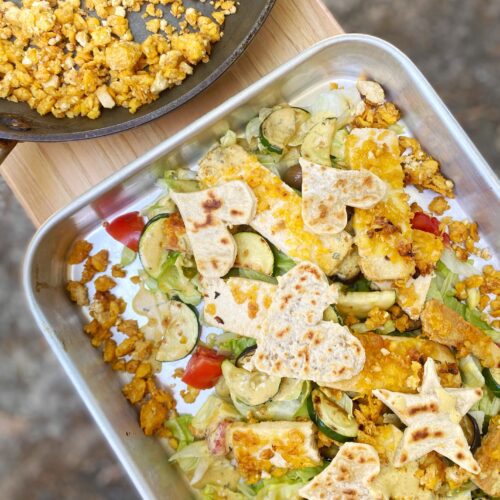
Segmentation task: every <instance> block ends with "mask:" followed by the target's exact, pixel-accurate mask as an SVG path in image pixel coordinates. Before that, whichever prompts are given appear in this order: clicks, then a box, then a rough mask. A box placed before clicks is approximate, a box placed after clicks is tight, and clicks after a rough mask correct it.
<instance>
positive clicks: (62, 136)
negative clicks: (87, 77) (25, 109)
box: [0, 0, 276, 142]
mask: <svg viewBox="0 0 500 500" xmlns="http://www.w3.org/2000/svg"><path fill="white" fill-rule="evenodd" d="M265 2H266V4H265V6H264V8H263V9H262V11H261V13H260V14H259V16H258V17H257V19H256V21H255V22H254V24H253V25H252V27H251V29H250V30H249V32H248V33H247V34H246V35H245V37H244V38H243V40H242V41H241V42H240V43H239V44H238V45H237V46H236V47H235V48H234V50H233V51H232V52H231V53H230V54H229V56H228V57H227V58H226V59H225V60H224V62H223V63H222V64H221V65H219V66H218V67H217V68H215V70H214V71H212V72H211V73H210V74H209V75H208V76H207V77H206V78H204V79H203V80H202V81H200V82H199V83H198V84H197V85H195V86H194V87H193V88H192V89H191V90H189V91H188V92H186V93H185V94H183V95H181V96H180V97H178V98H177V99H175V100H174V101H171V102H169V103H167V104H165V105H163V106H161V107H160V108H158V109H155V110H154V111H150V112H149V113H146V114H145V115H143V116H139V117H136V118H132V119H131V120H127V121H125V122H121V123H115V124H112V125H106V126H104V127H101V128H96V129H94V130H86V131H77V132H56V133H53V134H52V133H49V134H46V135H38V134H34V133H30V132H17V131H12V132H9V131H6V130H0V139H3V140H10V141H17V142H71V141H82V140H86V139H96V138H98V137H105V136H108V135H113V134H118V133H120V132H125V131H127V130H130V129H133V128H136V127H139V126H141V125H144V124H146V123H149V122H152V121H153V120H156V119H157V118H160V117H162V116H164V115H167V114H168V113H170V112H171V111H174V110H175V109H177V108H179V107H181V106H182V105H183V104H185V103H186V102H188V101H190V100H191V99H193V98H194V97H196V96H197V95H198V94H201V92H203V91H204V90H206V89H207V88H208V87H210V86H211V85H212V84H213V83H214V82H216V81H217V80H218V79H219V78H220V77H221V76H222V75H223V74H224V73H225V72H226V71H227V70H228V69H229V68H230V67H231V66H232V65H233V64H234V63H235V62H236V61H237V60H238V59H239V57H240V56H241V55H242V54H243V52H245V50H246V49H247V47H248V46H249V44H250V42H251V41H252V40H253V39H254V38H255V36H256V35H257V33H258V32H259V31H260V29H261V27H262V25H263V24H264V22H265V20H266V19H267V18H268V16H269V14H270V13H271V10H272V8H273V7H274V4H275V3H276V0H265ZM63 120H65V118H62V119H61V123H63ZM68 120H69V118H68Z"/></svg>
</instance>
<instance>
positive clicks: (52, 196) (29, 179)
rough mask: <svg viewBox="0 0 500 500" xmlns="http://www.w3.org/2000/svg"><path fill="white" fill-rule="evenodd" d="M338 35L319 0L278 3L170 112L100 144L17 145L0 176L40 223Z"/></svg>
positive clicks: (338, 27) (337, 30)
mask: <svg viewBox="0 0 500 500" xmlns="http://www.w3.org/2000/svg"><path fill="white" fill-rule="evenodd" d="M244 1H251V0H244ZM339 33H342V28H341V27H340V26H339V24H338V23H337V21H336V20H335V18H334V17H333V16H332V14H331V13H330V11H329V10H328V9H327V8H326V6H325V5H324V4H323V3H322V1H321V0H277V2H276V5H275V7H274V8H273V10H272V12H271V14H270V16H269V18H268V19H267V20H266V22H265V24H264V26H263V27H262V29H261V30H260V31H259V33H258V34H257V36H256V37H255V39H254V40H253V41H252V43H251V44H250V46H249V47H248V49H247V50H246V52H245V53H244V54H243V55H242V56H241V57H240V58H239V59H238V61H236V63H235V64H234V65H233V66H232V67H231V68H230V69H229V71H227V72H226V73H225V74H224V75H223V76H222V77H221V78H220V79H219V80H217V81H216V82H215V83H214V84H213V85H212V86H211V87H209V88H208V89H207V90H205V91H204V92H202V93H201V94H199V95H198V96H197V97H195V98H194V99H193V100H191V101H189V102H188V103H186V104H184V105H183V106H181V107H180V108H178V109H177V110H176V111H173V112H172V113H169V114H168V115H166V116H164V117H162V118H159V119H158V120H155V121H154V122H151V123H149V124H146V125H142V126H141V127H138V128H135V129H133V130H129V131H127V132H123V133H120V134H115V135H112V136H108V137H103V138H100V139H90V140H86V141H76V142H65V143H24V144H18V145H17V146H16V147H15V149H14V150H13V151H12V153H11V154H10V155H9V156H8V157H7V159H6V160H5V161H4V162H3V164H2V165H1V166H0V173H1V174H2V175H3V177H4V178H5V180H6V182H7V184H8V185H9V186H10V187H11V188H12V190H13V191H14V194H15V195H16V197H17V198H18V200H19V201H20V203H21V205H22V206H23V207H24V209H25V210H26V213H27V214H28V216H29V217H30V218H31V220H32V221H33V223H34V224H35V225H36V226H40V225H41V224H43V222H44V221H45V220H47V218H48V217H50V216H51V215H52V214H53V213H54V212H56V211H57V210H58V209H60V208H61V207H63V206H64V205H66V204H67V203H69V202H70V201H72V200H73V199H75V198H76V197H77V196H79V195H80V194H82V193H84V192H85V191H87V190H88V189H90V188H91V187H93V186H95V185H96V184H97V183H99V182H100V181H101V180H103V179H104V178H106V177H108V176H109V175H111V174H112V173H113V172H115V171H116V170H118V169H120V168H121V167H123V166H124V165H126V164H127V163H129V162H131V161H132V160H134V159H135V158H137V157H138V156H140V155H141V154H142V153H144V152H145V151H147V150H148V149H150V148H152V147H153V146H155V145H156V144H158V143H159V142H160V141H162V140H164V139H166V138H168V137H170V136H171V135H173V134H174V133H175V132H177V131H178V130H180V129H181V128H183V127H184V126H186V125H187V124H188V123H190V122H192V121H194V120H195V119H196V118H198V117H200V116H202V115H203V114H205V113H206V112H207V111H209V110H210V109H212V108H214V107H216V106H217V105H218V104H220V103H221V102H223V101H225V100H226V99H227V98H228V97H230V96H232V95H234V94H236V93H237V92H238V91H240V90H242V89H244V88H246V87H247V86H248V85H249V84H251V83H253V82H255V81H256V80H258V79H259V78H260V77H261V76H263V75H265V74H266V73H269V72H270V71H271V70H272V69H274V68H276V67H277V66H278V65H280V64H282V63H284V62H285V61H287V60H289V59H290V58H291V57H293V56H295V55H296V54H297V53H299V52H301V51H302V50H304V49H306V48H307V47H310V46H311V45H313V44H314V43H316V42H318V41H320V40H322V39H324V38H327V37H329V36H332V35H337V34H339ZM221 43H222V42H221Z"/></svg>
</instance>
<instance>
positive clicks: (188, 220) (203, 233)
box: [171, 181, 256, 278]
mask: <svg viewBox="0 0 500 500" xmlns="http://www.w3.org/2000/svg"><path fill="white" fill-rule="evenodd" d="M171 196H172V200H174V202H175V204H176V205H177V207H178V209H179V212H180V213H181V216H182V219H183V221H184V225H185V226H186V231H187V234H188V237H189V241H190V243H191V248H192V249H193V254H194V258H195V261H196V266H197V267H198V271H199V272H200V274H202V275H203V276H206V277H210V278H218V277H220V276H224V275H225V274H227V272H228V271H229V270H230V269H231V267H232V266H233V264H234V260H235V258H236V243H235V241H234V238H233V236H232V235H231V233H230V232H229V231H228V229H227V226H228V225H237V224H248V223H249V222H250V221H251V220H252V219H253V218H254V216H255V210H256V199H255V196H254V194H253V192H252V190H251V189H250V188H249V187H248V185H247V184H245V183H244V182H242V181H232V182H228V183H226V184H223V185H221V186H217V187H214V188H211V189H206V190H204V191H197V192H194V193H174V192H172V193H171Z"/></svg>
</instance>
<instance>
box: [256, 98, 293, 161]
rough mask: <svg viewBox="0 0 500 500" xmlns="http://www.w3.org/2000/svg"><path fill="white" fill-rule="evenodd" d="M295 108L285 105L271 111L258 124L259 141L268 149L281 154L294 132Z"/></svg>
mask: <svg viewBox="0 0 500 500" xmlns="http://www.w3.org/2000/svg"><path fill="white" fill-rule="evenodd" d="M295 129H296V126H295V110H294V108H290V107H286V108H279V109H277V110H275V111H273V112H272V113H271V114H270V115H269V116H268V117H267V118H266V119H265V120H264V121H263V122H262V125H261V126H260V142H261V143H262V144H263V146H264V147H266V148H267V149H268V150H269V151H272V152H273V153H278V154H281V153H282V152H283V148H285V146H286V145H287V144H288V141H289V140H290V139H291V138H292V137H293V135H294V134H295Z"/></svg>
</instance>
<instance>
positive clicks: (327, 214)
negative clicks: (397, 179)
mask: <svg viewBox="0 0 500 500" xmlns="http://www.w3.org/2000/svg"><path fill="white" fill-rule="evenodd" d="M299 162H300V166H301V167H302V218H303V219H304V223H305V224H306V226H307V227H308V228H309V229H310V230H311V231H313V232H314V233H317V234H336V233H340V232H341V231H342V230H343V229H344V228H345V226H346V224H347V210H346V207H348V206H349V207H356V208H371V207H373V205H375V204H376V203H378V202H379V201H380V200H381V199H382V198H383V197H384V195H385V193H386V185H385V182H384V181H382V180H381V179H379V178H378V177H377V176H376V175H375V174H372V173H371V172H369V171H368V170H342V169H339V168H332V167H325V166H323V165H318V164H316V163H312V162H310V161H307V160H304V158H300V160H299Z"/></svg>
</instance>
